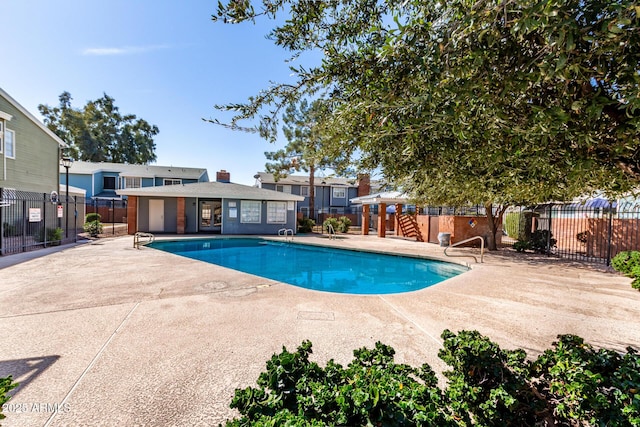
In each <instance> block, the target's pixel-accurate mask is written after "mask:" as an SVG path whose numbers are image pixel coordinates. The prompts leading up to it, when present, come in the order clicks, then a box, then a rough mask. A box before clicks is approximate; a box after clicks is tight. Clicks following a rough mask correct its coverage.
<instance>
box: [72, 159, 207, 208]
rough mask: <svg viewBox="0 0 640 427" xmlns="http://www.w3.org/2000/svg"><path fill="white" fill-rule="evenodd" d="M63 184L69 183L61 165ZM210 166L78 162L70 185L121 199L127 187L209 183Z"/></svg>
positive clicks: (92, 196) (94, 196)
mask: <svg viewBox="0 0 640 427" xmlns="http://www.w3.org/2000/svg"><path fill="white" fill-rule="evenodd" d="M60 172H61V173H60V183H61V184H65V183H66V176H65V174H64V172H65V170H64V168H62V167H61V170H60ZM208 181H209V175H208V173H207V169H202V168H188V167H182V166H157V165H129V164H122V163H106V162H100V163H93V162H83V161H77V162H74V163H73V165H72V166H71V167H70V168H69V185H72V186H74V187H79V188H82V189H84V190H85V191H86V192H87V196H86V197H87V199H120V198H121V197H122V196H120V195H118V194H117V193H116V191H118V190H125V189H135V188H145V187H159V186H164V185H182V184H192V183H196V182H208Z"/></svg>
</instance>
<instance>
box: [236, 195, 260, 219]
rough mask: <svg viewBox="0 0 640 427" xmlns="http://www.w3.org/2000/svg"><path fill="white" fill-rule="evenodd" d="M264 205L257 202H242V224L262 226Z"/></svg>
mask: <svg viewBox="0 0 640 427" xmlns="http://www.w3.org/2000/svg"><path fill="white" fill-rule="evenodd" d="M261 214H262V203H261V202H260V201H256V200H243V201H242V202H240V222H243V223H253V224H260V216H261Z"/></svg>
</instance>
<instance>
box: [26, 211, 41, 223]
mask: <svg viewBox="0 0 640 427" xmlns="http://www.w3.org/2000/svg"><path fill="white" fill-rule="evenodd" d="M41 220H42V212H41V210H40V208H29V222H40V221H41Z"/></svg>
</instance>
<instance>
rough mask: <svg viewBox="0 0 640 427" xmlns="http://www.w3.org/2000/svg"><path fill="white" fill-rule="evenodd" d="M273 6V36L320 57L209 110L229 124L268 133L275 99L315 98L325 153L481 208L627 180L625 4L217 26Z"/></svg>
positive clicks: (403, 7)
mask: <svg viewBox="0 0 640 427" xmlns="http://www.w3.org/2000/svg"><path fill="white" fill-rule="evenodd" d="M279 13H286V14H288V19H287V20H286V21H285V22H284V23H283V24H280V25H277V26H276V27H275V28H274V29H273V30H272V32H271V33H270V35H269V37H270V38H271V39H272V40H273V41H274V43H275V44H276V45H278V46H281V47H283V48H285V49H288V50H290V51H291V52H292V55H293V56H294V57H295V56H298V55H300V54H301V53H302V52H304V51H307V50H315V51H318V52H321V54H322V62H321V63H320V64H319V65H318V66H316V67H312V68H309V69H305V68H302V67H298V68H293V67H292V71H293V73H294V75H295V76H296V79H297V80H296V82H295V83H294V84H290V83H287V84H273V85H271V86H270V87H269V88H267V89H265V90H264V91H263V92H261V93H260V94H258V96H256V97H252V98H250V99H249V100H248V102H246V103H244V104H227V105H220V106H218V108H221V109H227V110H234V111H236V112H237V115H236V117H235V118H234V120H233V121H232V123H231V125H232V126H233V125H237V123H238V122H239V121H241V120H243V119H257V120H258V124H257V125H256V129H257V130H258V131H259V132H260V133H261V134H262V135H263V136H264V137H266V138H273V137H274V132H275V130H276V129H277V127H276V126H275V125H274V123H277V121H278V117H277V115H278V114H279V111H280V109H281V108H282V105H286V104H287V103H290V102H292V101H294V100H296V99H298V98H299V97H300V96H303V95H305V94H307V93H314V94H321V96H324V97H326V98H327V99H328V100H329V101H330V102H331V103H332V111H333V114H332V115H331V116H330V117H329V118H328V119H327V120H326V121H325V122H324V123H323V126H325V128H326V129H328V130H330V132H331V133H332V140H333V141H334V142H335V144H339V145H340V146H341V150H342V151H343V152H344V153H345V154H346V155H351V154H354V153H357V154H358V156H357V159H356V158H354V159H356V160H357V162H358V164H359V165H360V166H361V167H363V168H369V169H372V168H376V167H380V168H381V169H382V171H383V173H384V175H385V177H386V178H388V179H389V180H390V181H392V182H395V183H397V184H399V185H402V186H403V187H404V188H405V189H406V190H409V191H410V192H411V193H412V194H413V195H414V196H415V198H416V199H417V201H422V202H431V203H445V204H452V205H459V204H467V203H473V204H476V203H479V204H483V205H485V206H486V207H488V208H491V207H495V206H496V205H499V206H501V207H504V206H505V205H508V204H514V203H520V204H534V203H539V202H544V201H549V200H566V199H568V198H571V197H575V196H577V195H581V194H585V193H589V192H592V191H595V190H604V191H609V192H613V193H615V192H623V191H627V190H629V189H631V188H633V187H635V186H637V183H638V180H639V179H640V138H639V136H640V134H639V129H640V110H639V107H640V89H639V88H640V85H639V83H640V74H639V69H640V66H639V65H640V21H639V18H638V15H639V14H640V7H639V6H637V4H636V3H635V2H634V1H632V0H614V1H605V0H598V1H589V2H584V1H582V0H562V1H561V0H547V1H545V2H529V1H525V0H501V1H496V0H484V1H475V0H473V1H472V0H452V1H446V2H445V1H429V2H425V1H421V0H409V1H399V0H386V1H370V0H343V1H330V0H326V1H307V0H271V1H269V0H267V1H265V2H263V9H260V10H256V8H254V7H253V6H252V4H251V2H250V1H240V2H238V1H233V2H230V3H228V4H226V5H220V6H219V9H218V14H217V16H216V19H222V20H224V21H225V22H233V23H237V22H242V21H247V20H253V19H256V18H257V17H258V16H260V15H265V16H267V17H275V16H276V15H277V14H279ZM488 211H489V212H491V209H489V210H488ZM499 213H500V210H498V214H499Z"/></svg>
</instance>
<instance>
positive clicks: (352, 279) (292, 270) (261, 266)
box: [148, 238, 467, 294]
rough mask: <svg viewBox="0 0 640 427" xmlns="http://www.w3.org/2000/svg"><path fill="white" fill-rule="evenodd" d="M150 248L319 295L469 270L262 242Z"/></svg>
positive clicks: (394, 287) (410, 284)
mask: <svg viewBox="0 0 640 427" xmlns="http://www.w3.org/2000/svg"><path fill="white" fill-rule="evenodd" d="M148 246H149V247H152V248H155V249H160V250H163V251H167V252H171V253H173V254H176V255H181V256H185V257H188V258H193V259H197V260H200V261H205V262H209V263H212V264H217V265H221V266H223V267H227V268H232V269H234V270H238V271H242V272H245V273H250V274H255V275H257V276H261V277H266V278H269V279H273V280H277V281H279V282H284V283H288V284H291V285H295V286H300V287H303V288H307V289H314V290H317V291H326V292H339V293H349V294H391V293H401V292H410V291H415V290H418V289H423V288H426V287H428V286H431V285H434V284H436V283H438V282H441V281H443V280H445V279H448V278H450V277H453V276H457V275H458V274H460V273H463V272H465V271H467V268H465V267H463V266H460V265H457V264H451V263H447V262H440V261H433V260H425V259H419V258H410V257H404V256H395V255H384V254H374V253H369V252H360V251H352V250H344V249H334V248H326V247H319V246H311V245H303V244H298V243H284V242H274V241H269V240H263V239H250V238H232V239H220V238H217V239H194V240H175V241H157V242H154V243H152V244H150V245H148Z"/></svg>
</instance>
